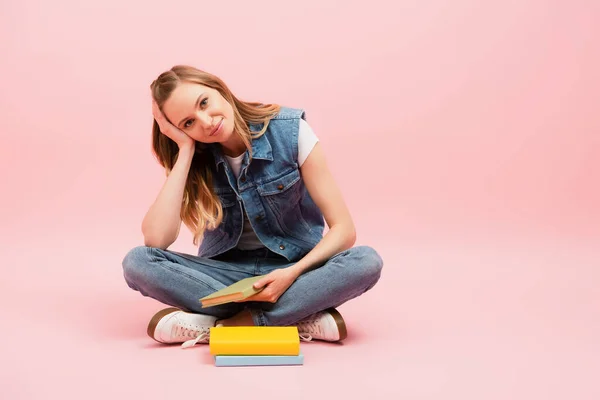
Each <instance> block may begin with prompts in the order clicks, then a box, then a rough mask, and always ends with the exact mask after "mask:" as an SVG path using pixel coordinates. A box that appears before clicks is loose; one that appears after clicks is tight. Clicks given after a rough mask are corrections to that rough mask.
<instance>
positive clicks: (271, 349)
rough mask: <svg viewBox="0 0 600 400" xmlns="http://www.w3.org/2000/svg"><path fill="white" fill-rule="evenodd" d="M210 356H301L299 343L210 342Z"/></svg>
mask: <svg viewBox="0 0 600 400" xmlns="http://www.w3.org/2000/svg"><path fill="white" fill-rule="evenodd" d="M209 343H210V344H209V346H210V354H211V355H213V356H220V355H240V356H241V355H250V356H252V355H272V356H297V355H298V354H300V343H299V342H298V341H274V342H248V341H246V342H244V341H239V342H218V341H214V340H211V341H210V342H209Z"/></svg>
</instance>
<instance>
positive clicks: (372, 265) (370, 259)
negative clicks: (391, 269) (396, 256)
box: [356, 246, 383, 281]
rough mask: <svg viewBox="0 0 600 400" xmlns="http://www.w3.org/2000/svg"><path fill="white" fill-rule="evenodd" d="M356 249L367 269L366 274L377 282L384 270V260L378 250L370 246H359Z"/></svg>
mask: <svg viewBox="0 0 600 400" xmlns="http://www.w3.org/2000/svg"><path fill="white" fill-rule="evenodd" d="M356 249H357V251H358V253H359V257H360V259H361V261H362V262H361V264H362V266H363V267H364V268H365V274H367V275H368V276H370V277H372V278H373V279H374V280H375V281H377V280H379V277H380V276H381V270H382V269H383V259H382V258H381V256H380V255H379V253H378V252H377V250H375V249H374V248H372V247H370V246H357V247H356Z"/></svg>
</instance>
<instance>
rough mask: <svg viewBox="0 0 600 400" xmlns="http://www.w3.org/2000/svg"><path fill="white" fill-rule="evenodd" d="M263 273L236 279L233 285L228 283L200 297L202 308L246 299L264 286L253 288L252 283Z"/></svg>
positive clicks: (261, 276)
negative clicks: (239, 279)
mask: <svg viewBox="0 0 600 400" xmlns="http://www.w3.org/2000/svg"><path fill="white" fill-rule="evenodd" d="M263 277H264V275H259V276H251V277H250V278H245V279H242V280H241V281H237V282H236V283H234V284H233V285H229V286H227V287H225V288H223V289H221V290H218V291H216V292H214V293H212V294H209V295H208V296H205V297H203V298H201V299H200V303H202V308H206V307H212V306H218V305H219V304H225V303H231V302H232V301H239V300H244V299H247V298H248V297H250V296H252V295H255V294H256V293H258V292H260V291H261V290H263V289H264V286H263V287H262V288H260V289H255V288H254V286H253V285H254V284H255V283H256V282H258V281H259V280H260V279H261V278H263Z"/></svg>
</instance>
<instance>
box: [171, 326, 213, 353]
mask: <svg viewBox="0 0 600 400" xmlns="http://www.w3.org/2000/svg"><path fill="white" fill-rule="evenodd" d="M173 328H174V330H175V332H174V337H176V338H178V339H187V338H191V339H189V340H186V341H185V342H183V344H182V345H181V347H182V348H184V349H185V348H187V347H192V346H194V345H196V343H198V342H200V341H201V340H204V339H207V338H208V336H209V332H210V331H209V330H208V329H207V328H204V327H202V328H200V329H197V328H196V327H193V326H190V325H179V324H178V325H175V326H174V327H173Z"/></svg>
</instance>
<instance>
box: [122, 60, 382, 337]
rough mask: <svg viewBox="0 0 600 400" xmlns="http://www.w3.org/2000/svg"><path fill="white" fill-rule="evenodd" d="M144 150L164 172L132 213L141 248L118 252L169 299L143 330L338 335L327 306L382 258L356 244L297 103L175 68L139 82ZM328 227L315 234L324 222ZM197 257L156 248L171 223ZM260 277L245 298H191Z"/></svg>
mask: <svg viewBox="0 0 600 400" xmlns="http://www.w3.org/2000/svg"><path fill="white" fill-rule="evenodd" d="M150 87H151V93H152V113H153V116H154V125H153V132H152V145H153V151H154V155H155V156H156V158H157V159H158V161H159V163H160V164H161V166H163V167H164V168H165V171H166V175H167V178H166V181H165V183H164V185H163V187H162V189H161V190H160V192H159V194H158V196H157V197H156V200H155V202H154V203H153V204H152V206H151V207H150V209H149V210H148V212H147V214H146V215H145V217H144V220H143V222H142V232H143V236H144V246H139V247H135V248H134V249H132V250H131V251H129V253H128V254H127V255H126V256H125V258H124V260H123V269H124V277H125V280H126V282H127V284H128V285H129V287H131V288H132V289H134V290H137V291H139V292H140V293H141V294H142V295H144V296H149V297H152V298H154V299H156V300H158V301H160V302H162V303H164V304H167V305H170V306H171V307H169V308H166V309H164V310H161V311H159V312H158V313H157V314H156V315H154V316H153V317H152V318H151V320H150V323H149V325H148V335H149V336H150V337H151V338H153V339H154V340H156V341H158V342H161V343H183V346H184V347H188V346H193V345H194V344H196V343H208V341H209V339H210V338H209V329H210V327H213V326H216V325H223V326H229V325H260V326H269V325H274V326H285V325H295V326H297V327H298V331H299V333H300V336H301V337H302V338H303V339H305V340H311V339H318V340H325V341H340V340H343V339H344V338H345V337H346V335H347V329H346V324H345V322H344V319H343V318H342V316H341V315H340V313H339V312H338V311H337V310H336V307H338V306H339V305H341V304H343V303H345V302H346V301H348V300H350V299H352V298H355V297H357V296H359V295H361V294H362V293H364V292H366V291H367V290H369V289H371V288H372V287H373V286H374V285H375V284H376V283H377V281H378V280H379V277H380V274H381V269H382V266H383V261H382V259H381V257H380V256H379V255H378V254H377V252H376V251H375V250H374V249H373V248H371V247H368V246H356V247H354V243H355V228H354V224H353V221H352V217H351V215H350V213H349V212H348V209H347V207H346V205H345V203H344V200H343V198H342V195H341V194H340V191H339V189H338V187H337V185H336V183H335V182H334V180H333V178H332V175H331V173H330V172H329V170H328V167H327V164H326V161H325V156H324V154H323V149H322V148H321V146H320V145H319V142H318V139H317V137H316V135H315V133H314V132H313V131H312V129H311V127H310V126H309V125H308V123H307V122H306V120H305V113H304V111H302V110H298V109H293V108H286V107H281V106H278V105H274V104H262V103H250V102H245V101H242V100H239V99H238V98H237V97H235V96H234V95H233V94H232V93H231V91H230V90H229V89H228V88H227V86H226V85H225V83H224V82H223V81H222V80H221V79H219V78H218V77H216V76H214V75H211V74H209V73H207V72H204V71H201V70H198V69H196V68H194V67H191V66H181V65H180V66H175V67H173V68H172V69H171V70H169V71H166V72H164V73H162V74H161V75H160V76H159V77H158V78H157V79H156V80H155V81H154V82H152V84H151V86H150ZM325 221H326V222H327V225H328V227H329V230H328V232H327V233H326V234H325V235H323V231H324V222H325ZM182 222H183V223H184V224H185V225H186V226H187V227H188V228H189V229H190V230H191V232H192V233H193V234H194V244H195V245H198V254H197V255H192V254H184V253H180V252H175V251H171V250H168V247H169V246H170V245H171V244H172V243H173V242H174V241H175V240H176V239H177V237H178V235H179V230H180V226H181V223H182ZM257 275H266V276H265V277H264V278H263V279H261V280H260V281H259V282H257V283H256V284H255V287H257V288H263V290H262V291H260V292H259V293H257V294H256V295H254V296H252V297H250V298H248V299H247V300H246V301H242V302H234V303H229V304H224V305H219V306H214V307H209V308H205V309H204V308H201V304H200V302H199V299H200V298H202V297H204V296H207V295H209V294H211V293H214V292H215V291H217V290H220V289H222V288H224V287H226V286H228V285H231V284H233V283H235V282H237V281H239V280H241V279H243V278H247V277H251V276H257Z"/></svg>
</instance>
